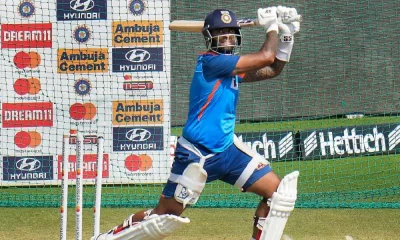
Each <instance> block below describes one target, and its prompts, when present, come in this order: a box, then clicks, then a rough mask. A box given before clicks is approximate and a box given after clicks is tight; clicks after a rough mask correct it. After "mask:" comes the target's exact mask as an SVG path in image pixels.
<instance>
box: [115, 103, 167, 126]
mask: <svg viewBox="0 0 400 240" xmlns="http://www.w3.org/2000/svg"><path fill="white" fill-rule="evenodd" d="M112 114H113V120H112V121H113V125H118V126H120V125H154V124H162V123H163V119H164V117H163V116H164V110H163V100H162V99H154V100H129V101H113V102H112Z"/></svg>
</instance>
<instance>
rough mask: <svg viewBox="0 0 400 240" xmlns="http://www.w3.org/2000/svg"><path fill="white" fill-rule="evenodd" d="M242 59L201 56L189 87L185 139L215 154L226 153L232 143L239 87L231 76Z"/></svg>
mask: <svg viewBox="0 0 400 240" xmlns="http://www.w3.org/2000/svg"><path fill="white" fill-rule="evenodd" d="M238 60H239V56H236V55H217V54H214V53H212V52H207V53H203V54H201V55H199V57H198V59H197V66H196V69H195V72H194V76H193V79H192V83H191V86H190V96H189V113H188V120H187V122H186V124H185V127H184V129H183V134H182V135H183V137H185V138H186V139H187V140H189V141H190V142H192V143H194V144H200V145H202V146H204V147H206V148H207V149H209V150H211V151H212V152H223V151H224V150H225V149H227V148H228V147H229V146H230V145H231V144H232V143H233V135H234V129H235V121H236V106H237V102H238V97H239V83H240V82H241V81H242V78H243V76H232V72H233V70H234V69H235V66H236V63H237V62H238Z"/></svg>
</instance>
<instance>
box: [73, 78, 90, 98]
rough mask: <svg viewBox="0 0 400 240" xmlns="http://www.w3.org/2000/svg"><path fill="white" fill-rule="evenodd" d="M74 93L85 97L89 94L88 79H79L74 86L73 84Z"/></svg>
mask: <svg viewBox="0 0 400 240" xmlns="http://www.w3.org/2000/svg"><path fill="white" fill-rule="evenodd" d="M74 88H75V92H76V94H78V95H80V96H85V95H88V94H89V93H90V90H91V89H92V84H91V83H90V81H89V80H88V79H85V78H81V79H78V80H77V81H76V82H75V84H74Z"/></svg>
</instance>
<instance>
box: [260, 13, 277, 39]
mask: <svg viewBox="0 0 400 240" xmlns="http://www.w3.org/2000/svg"><path fill="white" fill-rule="evenodd" d="M276 11H277V8H276V7H268V8H259V9H258V11H257V16H258V24H259V25H261V26H263V27H264V29H265V30H266V31H267V33H268V32H270V31H276V32H277V33H279V30H278V17H277V12H276Z"/></svg>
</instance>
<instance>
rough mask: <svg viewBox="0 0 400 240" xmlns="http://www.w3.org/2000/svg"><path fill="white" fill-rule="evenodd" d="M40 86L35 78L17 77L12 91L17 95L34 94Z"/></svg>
mask: <svg viewBox="0 0 400 240" xmlns="http://www.w3.org/2000/svg"><path fill="white" fill-rule="evenodd" d="M40 87H41V86H40V81H39V79H37V78H28V79H27V78H19V79H17V80H16V81H15V82H14V91H15V92H16V93H17V94H19V95H26V94H29V95H35V94H37V93H38V92H39V91H40Z"/></svg>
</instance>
